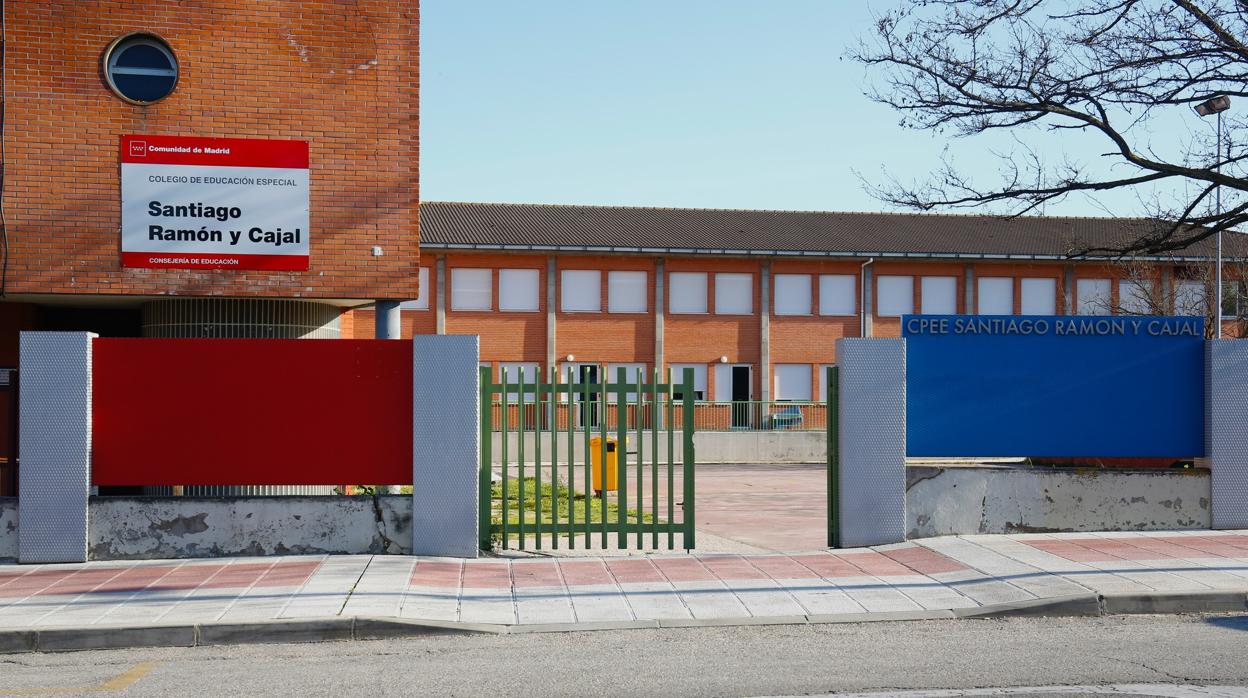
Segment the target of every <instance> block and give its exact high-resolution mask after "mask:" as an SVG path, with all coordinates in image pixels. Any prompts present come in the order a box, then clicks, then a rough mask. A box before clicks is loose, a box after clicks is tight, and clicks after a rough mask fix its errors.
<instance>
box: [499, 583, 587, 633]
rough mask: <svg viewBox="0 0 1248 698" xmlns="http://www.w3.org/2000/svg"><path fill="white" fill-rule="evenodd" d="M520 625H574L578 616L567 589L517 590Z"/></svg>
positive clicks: (517, 611) (517, 612) (514, 595)
mask: <svg viewBox="0 0 1248 698" xmlns="http://www.w3.org/2000/svg"><path fill="white" fill-rule="evenodd" d="M513 597H514V599H515V603H516V620H517V622H519V623H524V624H528V623H572V622H574V621H576V614H575V613H574V612H573V610H572V598H571V597H570V596H569V595H568V590H567V588H565V587H562V586H558V587H534V588H531V589H517V590H516V591H515V593H514V594H513Z"/></svg>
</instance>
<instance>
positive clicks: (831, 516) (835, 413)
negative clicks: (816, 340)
mask: <svg viewBox="0 0 1248 698" xmlns="http://www.w3.org/2000/svg"><path fill="white" fill-rule="evenodd" d="M827 386H828V387H827V394H826V395H824V396H823V397H824V400H825V402H826V406H825V408H824V409H825V410H826V412H827V414H826V416H825V418H824V421H825V422H826V423H827V430H828V434H827V444H828V547H829V548H839V547H841V494H840V484H841V429H840V416H841V415H840V409H841V404H840V403H841V373H840V369H839V368H838V367H836V366H829V367H828V380H827Z"/></svg>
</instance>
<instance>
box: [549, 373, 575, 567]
mask: <svg viewBox="0 0 1248 698" xmlns="http://www.w3.org/2000/svg"><path fill="white" fill-rule="evenodd" d="M546 380H547V381H548V382H549V384H550V392H548V393H546V405H545V406H544V407H542V417H543V418H546V417H547V415H549V421H550V424H549V425H548V428H547V431H549V432H550V547H551V548H553V549H555V550H558V549H559V402H558V400H557V399H556V398H557V397H558V395H559V393H558V392H557V388H558V383H559V376H558V375H556V374H555V367H554V366H547V367H546ZM568 496H569V499H570V498H571V494H570V493H569V495H568Z"/></svg>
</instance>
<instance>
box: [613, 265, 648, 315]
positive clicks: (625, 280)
mask: <svg viewBox="0 0 1248 698" xmlns="http://www.w3.org/2000/svg"><path fill="white" fill-rule="evenodd" d="M647 281H648V279H647V275H646V272H644V271H612V272H607V312H609V313H644V312H646V310H647V307H646V306H647V303H646V295H647V291H648V290H649V289H648V288H647V283H646V282H647Z"/></svg>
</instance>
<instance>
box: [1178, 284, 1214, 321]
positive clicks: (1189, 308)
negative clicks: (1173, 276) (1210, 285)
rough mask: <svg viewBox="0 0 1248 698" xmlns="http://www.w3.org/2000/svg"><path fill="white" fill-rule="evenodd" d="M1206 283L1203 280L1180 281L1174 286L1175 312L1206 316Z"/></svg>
mask: <svg viewBox="0 0 1248 698" xmlns="http://www.w3.org/2000/svg"><path fill="white" fill-rule="evenodd" d="M1207 311H1208V308H1207V307H1206V306H1205V284H1204V282H1203V281H1192V280H1190V279H1188V280H1185V281H1178V282H1177V283H1176V284H1175V287H1174V314H1175V315H1196V316H1199V317H1204V315H1205V313H1206V312H1207Z"/></svg>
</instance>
